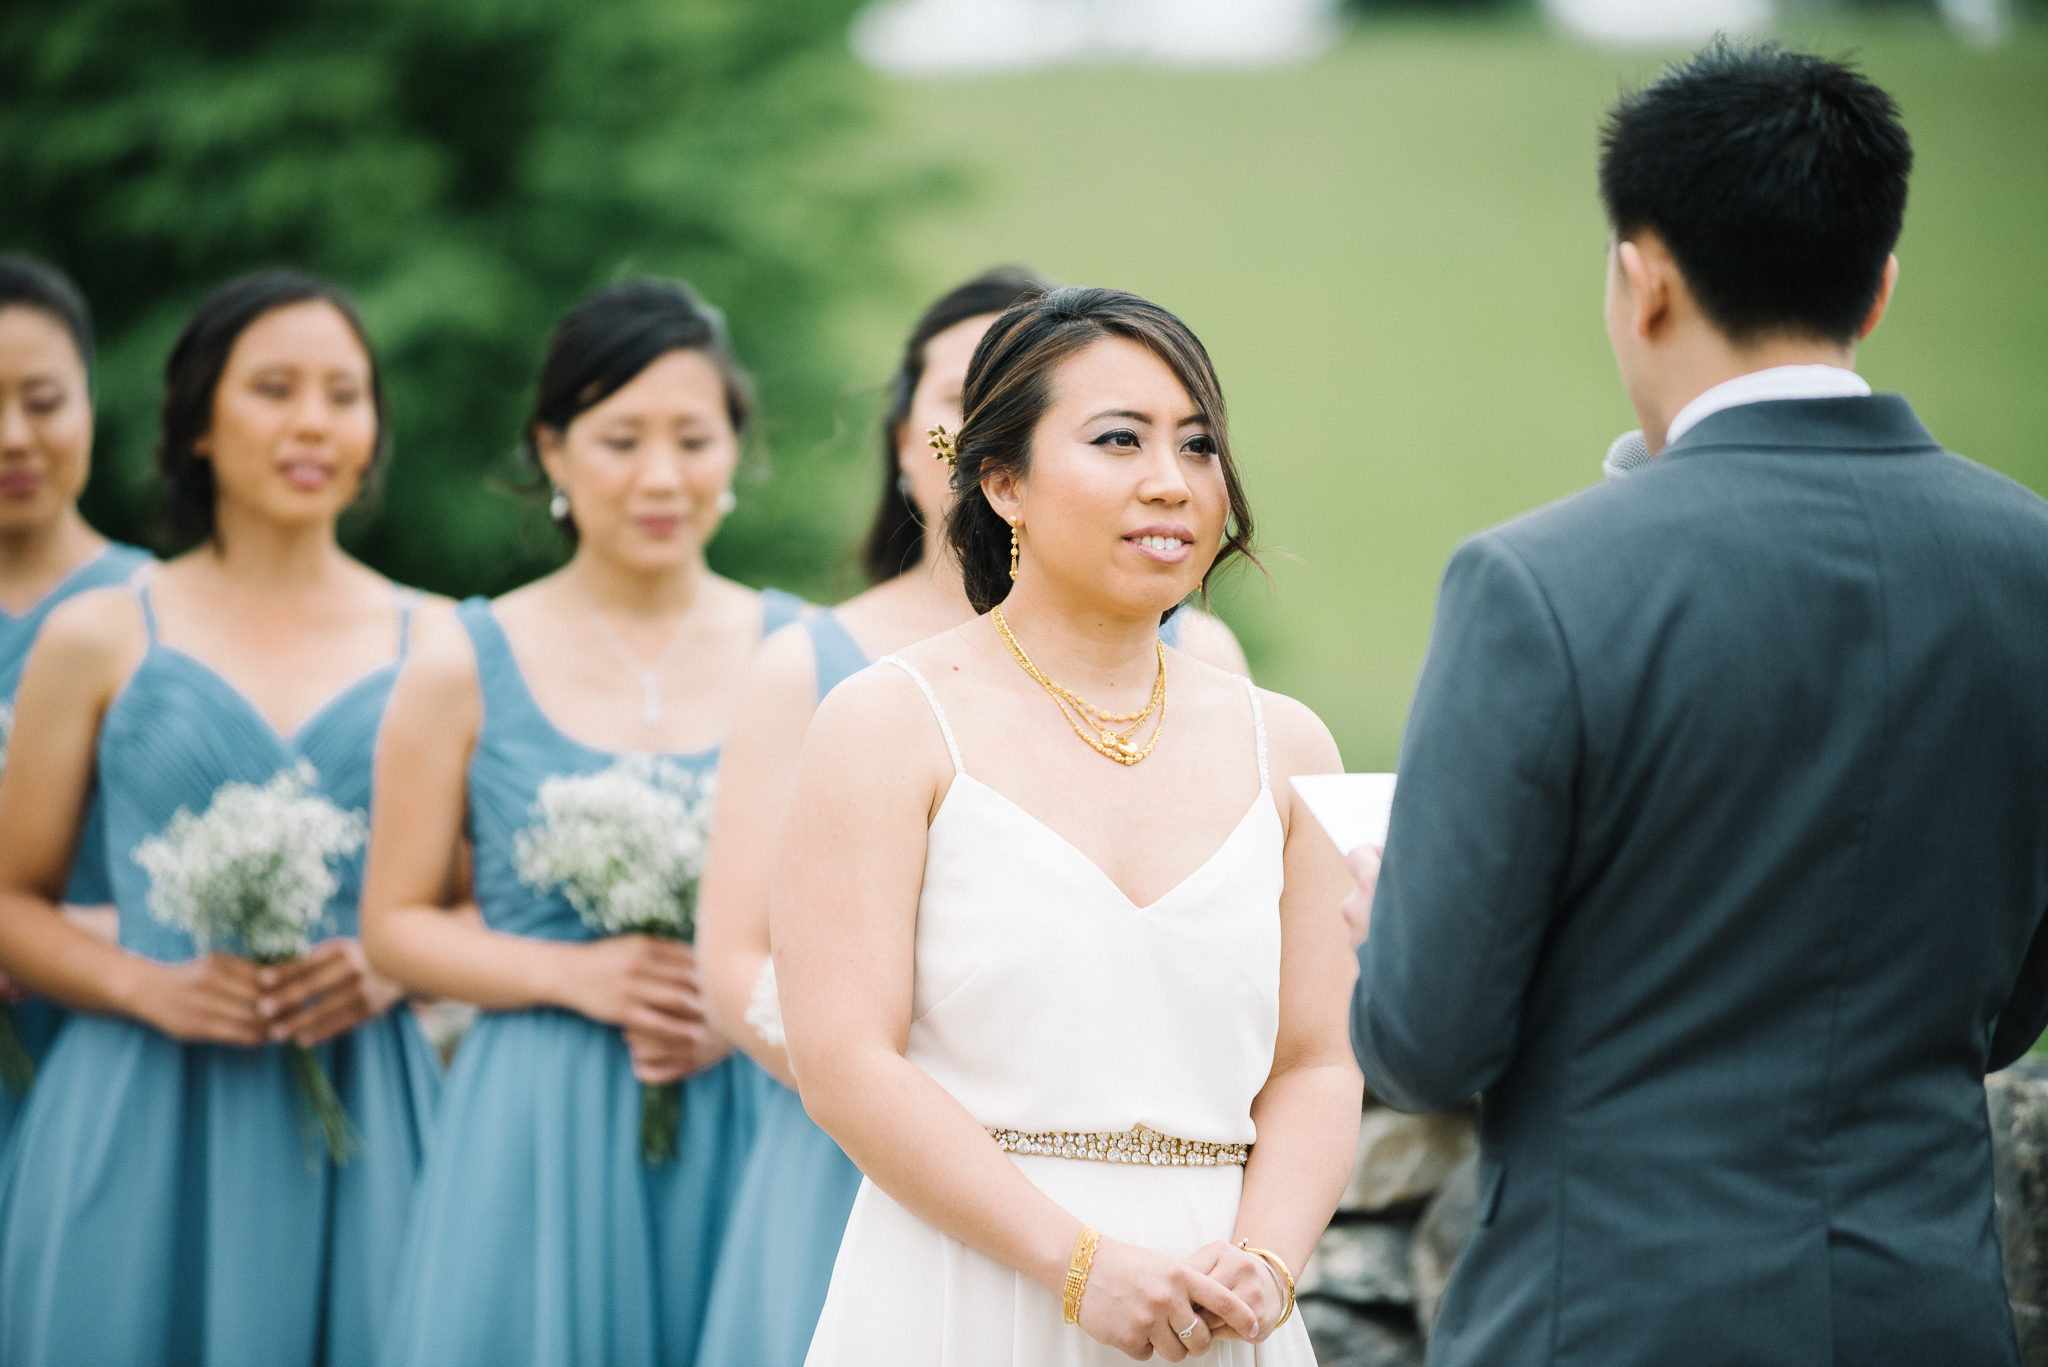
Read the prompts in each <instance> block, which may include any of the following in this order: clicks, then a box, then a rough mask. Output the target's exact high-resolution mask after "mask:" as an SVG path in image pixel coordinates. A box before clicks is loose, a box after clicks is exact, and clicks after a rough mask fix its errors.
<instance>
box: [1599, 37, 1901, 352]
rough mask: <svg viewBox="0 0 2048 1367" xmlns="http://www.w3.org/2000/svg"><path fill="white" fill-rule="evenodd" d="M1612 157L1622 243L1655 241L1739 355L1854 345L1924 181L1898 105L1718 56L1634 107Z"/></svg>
mask: <svg viewBox="0 0 2048 1367" xmlns="http://www.w3.org/2000/svg"><path fill="white" fill-rule="evenodd" d="M1601 145H1602V153H1601V158H1600V194H1601V198H1602V199H1604V200H1605V201H1606V204H1607V217H1608V221H1609V223H1610V224H1611V225H1612V226H1613V228H1614V232H1615V235H1616V237H1617V238H1620V239H1623V240H1626V239H1628V238H1630V237H1633V236H1634V235H1635V234H1636V233H1638V232H1640V231H1642V230H1643V229H1645V228H1648V229H1651V230H1654V231H1655V232H1656V234H1657V235H1658V236H1659V237H1661V238H1662V239H1663V240H1664V243H1665V245H1666V246H1668V247H1669V248H1670V249H1671V255H1672V257H1673V258H1674V259H1675V260H1676V261H1677V263H1678V268H1679V269H1680V270H1681V271H1682V272H1684V274H1685V280H1686V284H1687V285H1688V286H1690V287H1691V289H1692V292H1693V296H1694V297H1695V298H1696V299H1698V301H1699V304H1700V307H1701V308H1702V309H1703V310H1705V312H1706V315H1707V317H1708V319H1709V320H1710V321H1712V322H1713V324H1714V325H1715V326H1716V327H1718V328H1719V329H1720V330H1721V331H1722V333H1723V334H1725V335H1726V336H1727V337H1728V338H1729V340H1731V341H1734V342H1736V343H1738V344H1741V343H1747V342H1752V341H1756V340H1758V339H1761V338H1766V337H1770V336H1773V335H1793V336H1802V337H1814V338H1825V339H1827V340H1829V341H1836V342H1848V341H1853V340H1854V339H1855V338H1856V336H1857V334H1858V332H1859V330H1860V329H1861V326H1862V323H1863V320H1864V318H1865V317H1866V316H1867V315H1868V314H1869V312H1870V307H1871V305H1872V304H1873V303H1875V302H1876V300H1877V293H1878V290H1879V288H1880V287H1881V285H1882V283H1883V279H1884V268H1885V259H1886V258H1887V257H1888V256H1890V255H1891V250H1892V246H1893V244H1894V243H1896V242H1897V241H1898V238H1899V228H1900V225H1901V224H1902V223H1903V222H1904V219H1905V215H1906V177H1907V175H1908V173H1909V172H1911V170H1912V169H1913V148H1912V144H1911V143H1910V142H1909V141H1908V140H1907V138H1906V130H1905V129H1904V128H1903V127H1901V126H1900V124H1899V109H1898V106H1897V105H1896V104H1895V103H1893V101H1892V98H1891V96H1889V95H1887V94H1886V93H1885V92H1884V91H1882V90H1880V89H1878V87H1877V86H1875V85H1873V84H1871V83H1870V81H1868V80H1867V79H1865V78H1864V77H1863V76H1862V75H1860V74H1859V73H1857V72H1856V71H1854V70H1853V69H1851V68H1850V67H1848V66H1846V65H1844V64H1842V63H1840V62H1831V61H1828V60H1826V59H1824V58H1820V57H1813V56H1808V55H1806V54H1803V53H1796V52H1786V51H1784V50H1782V49H1780V48H1778V47H1775V46H1773V45H1770V44H1763V45H1758V46H1753V47H1752V46H1741V45H1737V44H1733V43H1729V42H1727V41H1725V40H1724V41H1717V42H1716V43H1715V44H1714V45H1713V46H1712V47H1709V48H1708V49H1706V50H1705V51H1704V52H1701V53H1699V54H1698V55H1696V56H1695V57H1693V58H1692V59H1691V60H1690V61H1688V62H1687V63H1685V64H1684V65H1683V66H1680V67H1676V68H1674V69H1672V70H1670V71H1667V72H1666V73H1665V74H1664V75H1663V76H1662V77H1661V78H1660V79H1658V80H1657V81H1656V82H1655V83H1654V84H1652V85H1650V86H1648V87H1647V88H1645V89H1643V90H1639V91H1635V92H1633V93H1631V94H1628V95H1625V96H1623V97H1622V98H1621V100H1620V101H1619V102H1618V103H1617V104H1616V105H1615V106H1614V108H1613V109H1611V110H1610V111H1608V115H1607V123H1606V127H1605V128H1604V130H1603V131H1602V136H1601Z"/></svg>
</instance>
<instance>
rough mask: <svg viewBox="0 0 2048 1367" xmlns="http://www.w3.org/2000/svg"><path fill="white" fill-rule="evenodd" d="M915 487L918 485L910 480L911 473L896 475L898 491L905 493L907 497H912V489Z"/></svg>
mask: <svg viewBox="0 0 2048 1367" xmlns="http://www.w3.org/2000/svg"><path fill="white" fill-rule="evenodd" d="M915 487H916V486H915V485H913V484H912V483H911V482H910V476H909V475H905V474H898V475H897V476H896V492H897V493H899V494H901V495H903V496H904V497H905V498H909V497H910V491H911V490H912V489H913V488H915Z"/></svg>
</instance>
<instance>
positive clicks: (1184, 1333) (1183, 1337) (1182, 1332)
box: [1166, 1315, 1202, 1343]
mask: <svg viewBox="0 0 2048 1367" xmlns="http://www.w3.org/2000/svg"><path fill="white" fill-rule="evenodd" d="M1201 1323H1202V1317H1201V1316H1200V1315H1197V1316H1195V1318H1194V1319H1193V1321H1192V1322H1190V1323H1189V1325H1188V1327H1187V1328H1185V1329H1174V1330H1173V1336H1174V1337H1175V1338H1177V1339H1179V1340H1180V1341H1181V1342H1182V1343H1186V1342H1187V1338H1188V1335H1189V1334H1192V1333H1194V1332H1195V1330H1196V1329H1197V1328H1199V1327H1200V1326H1201ZM1166 1327H1167V1328H1169V1329H1173V1321H1171V1320H1168V1321H1167V1322H1166Z"/></svg>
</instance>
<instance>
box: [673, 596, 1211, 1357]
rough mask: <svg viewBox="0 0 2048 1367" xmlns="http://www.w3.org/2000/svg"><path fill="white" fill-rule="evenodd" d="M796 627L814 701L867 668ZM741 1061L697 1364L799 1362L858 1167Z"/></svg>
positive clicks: (821, 620) (836, 636) (832, 629)
mask: <svg viewBox="0 0 2048 1367" xmlns="http://www.w3.org/2000/svg"><path fill="white" fill-rule="evenodd" d="M1182 617H1183V614H1182V613H1179V612H1176V613H1174V615H1173V616H1171V617H1169V618H1168V619H1167V620H1166V622H1165V623H1164V624H1163V625H1162V626H1161V627H1160V629H1159V638H1160V639H1161V640H1163V641H1165V642H1166V644H1168V645H1170V646H1171V645H1176V644H1178V642H1179V637H1180V628H1181V623H1182ZM803 627H804V630H805V632H806V633H808V634H809V636H810V638H811V655H812V658H813V659H814V660H815V661H816V668H817V680H818V701H820V702H823V701H824V700H825V695H826V694H827V693H830V692H831V691H832V690H833V689H834V688H837V687H838V686H839V684H840V683H841V682H842V681H843V680H845V679H849V678H851V677H852V676H854V675H855V674H858V673H859V672H860V671H861V670H863V669H866V668H867V667H868V664H869V661H868V657H867V652H866V651H864V650H862V649H861V647H860V643H859V642H858V641H855V640H854V639H853V636H852V634H851V633H850V632H848V631H847V629H846V626H845V624H844V623H843V622H841V621H840V620H839V616H838V614H837V613H834V612H833V611H832V610H831V609H830V608H821V609H819V610H818V611H817V612H814V613H812V614H811V615H810V616H809V617H806V618H805V619H804V622H803ZM747 1067H748V1069H749V1070H750V1073H751V1077H752V1080H753V1084H754V1088H755V1091H756V1093H757V1096H758V1099H757V1101H756V1102H755V1107H756V1112H757V1117H758V1118H757V1120H756V1124H755V1131H754V1146H753V1149H752V1151H751V1152H749V1153H748V1155H747V1163H746V1167H745V1168H744V1169H743V1170H742V1172H741V1174H740V1183H739V1189H738V1192H737V1194H736V1195H735V1196H734V1198H733V1208H732V1229H731V1231H730V1232H729V1233H728V1234H727V1235H726V1238H725V1246H724V1247H723V1248H722V1249H720V1250H719V1255H718V1275H717V1279H716V1280H715V1281H714V1282H713V1284H712V1290H711V1308H710V1311H709V1313H708V1314H707V1315H706V1317H705V1322H704V1342H703V1344H702V1346H701V1347H700V1349H699V1351H698V1356H697V1367H802V1364H803V1360H804V1355H805V1354H806V1353H807V1352H808V1351H809V1350H810V1346H811V1334H812V1332H813V1331H814V1330H815V1329H816V1328H817V1325H818V1313H819V1311H821V1310H822V1309H823V1308H824V1305H825V1292H826V1289H827V1288H828V1287H829V1286H830V1285H831V1283H832V1263H833V1260H834V1259H835V1258H837V1257H838V1256H839V1239H840V1236H841V1235H842V1234H844V1233H845V1232H846V1220H847V1216H848V1215H849V1214H850V1213H851V1212H852V1210H853V1198H854V1197H855V1195H857V1194H858V1193H859V1191H860V1181H861V1173H860V1169H859V1168H857V1167H855V1166H854V1165H853V1160H852V1159H850V1158H848V1157H847V1156H846V1153H845V1151H844V1150H842V1149H841V1148H840V1147H839V1145H838V1143H837V1141H835V1140H834V1139H833V1138H832V1136H831V1135H828V1134H826V1133H825V1132H824V1131H823V1130H821V1129H819V1128H818V1126H817V1123H816V1122H815V1121H813V1120H812V1119H811V1118H810V1116H809V1115H807V1114H806V1113H805V1111H804V1104H803V1101H802V1100H801V1099H800V1098H799V1097H798V1096H797V1094H796V1093H795V1092H792V1091H791V1090H789V1088H787V1087H785V1086H783V1085H782V1083H781V1082H780V1081H778V1080H777V1079H776V1078H775V1077H773V1076H772V1075H771V1074H769V1073H768V1071H767V1070H766V1069H763V1068H761V1067H759V1066H756V1065H753V1064H751V1063H749V1064H748V1065H747Z"/></svg>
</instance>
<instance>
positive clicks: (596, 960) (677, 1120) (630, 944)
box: [513, 755, 717, 1163]
mask: <svg viewBox="0 0 2048 1367" xmlns="http://www.w3.org/2000/svg"><path fill="white" fill-rule="evenodd" d="M716 785H717V780H716V778H715V777H713V776H709V775H706V776H703V777H699V776H698V775H696V774H694V773H692V772H691V771H690V770H689V769H687V768H685V767H684V766H682V765H679V764H676V763H673V762H672V761H669V760H665V759H661V758H658V757H655V756H651V755H628V756H625V757H623V758H621V759H620V760H618V761H617V762H616V763H614V764H613V765H611V767H609V768H607V769H603V770H600V771H598V772H597V773H594V774H558V775H556V776H554V777H553V778H550V779H548V780H547V781H546V782H544V783H543V784H541V786H540V793H539V795H538V799H537V800H536V801H535V803H534V816H535V817H536V821H535V824H534V825H533V826H532V827H530V828H529V829H527V830H524V831H521V832H520V833H519V835H518V837H517V838H516V840H515V841H514V843H513V864H514V867H515V868H517V870H518V872H519V876H520V878H521V879H523V880H524V881H525V882H526V884H527V885H528V886H529V887H531V888H532V889H533V890H534V891H535V892H538V893H548V892H553V891H557V890H559V891H560V892H561V894H562V896H563V897H564V898H566V899H567V900H568V902H569V905H571V906H573V907H574V908H576V912H577V914H578V915H579V916H581V917H582V918H583V921H584V923H585V924H586V925H588V926H589V927H590V928H591V929H592V930H595V931H597V932H598V933H599V934H600V935H602V936H605V937H607V940H606V941H605V942H604V943H602V944H600V945H598V946H595V947H593V949H592V951H591V954H590V960H591V961H590V962H589V963H588V964H587V965H586V966H587V967H588V968H590V969H592V970H594V971H593V972H592V973H591V974H590V976H591V978H592V981H593V984H594V986H593V990H592V991H590V992H588V993H585V994H582V995H583V997H584V998H586V1002H585V1014H587V1015H589V1016H591V1017H592V1018H593V1019H596V1020H602V1021H607V1022H609V1023H611V1024H615V1025H618V1026H620V1027H621V1028H622V1029H624V1030H625V1031H626V1032H627V1036H628V1041H629V1043H630V1044H631V1045H632V1046H633V1048H634V1052H635V1054H636V1063H637V1064H638V1065H639V1067H640V1070H641V1071H642V1072H643V1074H644V1073H646V1072H650V1071H657V1070H656V1069H654V1068H650V1067H649V1063H648V1056H649V1055H650V1054H652V1055H656V1056H658V1061H659V1062H663V1063H669V1064H670V1065H671V1066H673V1063H674V1062H675V1059H673V1058H671V1057H670V1056H672V1055H680V1056H682V1057H683V1058H685V1059H694V1058H696V1057H699V1056H701V1053H700V1050H698V1049H696V1048H693V1047H692V1043H693V1041H695V1040H696V1038H697V1037H698V1036H699V1035H702V1036H703V1037H704V1039H705V1040H706V1042H708V1040H709V1031H708V1029H707V1028H706V1027H705V1026H704V1024H703V1019H704V1017H703V1008H702V1006H701V1004H700V1001H699V998H698V995H697V990H696V963H695V959H694V958H693V956H692V955H691V953H690V951H689V949H688V948H687V947H686V945H685V943H683V942H687V941H689V940H690V939H691V938H693V936H694V935H695V933H696V928H697V927H696V918H697V879H698V876H699V875H700V874H701V873H702V872H703V869H704V846H705V835H706V832H707V831H708V829H709V827H710V824H711V810H712V805H713V803H714V802H715V801H716V796H717V786H716ZM658 1071H661V1072H666V1071H669V1069H668V1068H660V1069H658ZM682 1115H683V1094H682V1087H681V1086H680V1084H678V1083H676V1082H673V1081H670V1082H650V1081H646V1080H644V1077H643V1081H642V1083H641V1088H640V1153H641V1157H642V1158H643V1159H645V1160H646V1161H647V1162H649V1163H663V1162H666V1161H668V1160H669V1159H670V1158H672V1157H674V1156H675V1149H676V1138H677V1135H678V1134H679V1133H680V1131H681V1129H682Z"/></svg>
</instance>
